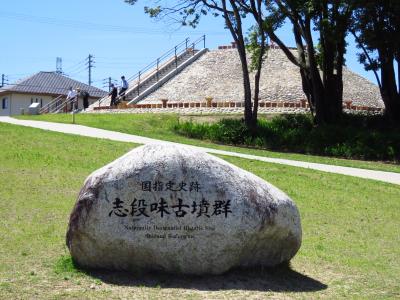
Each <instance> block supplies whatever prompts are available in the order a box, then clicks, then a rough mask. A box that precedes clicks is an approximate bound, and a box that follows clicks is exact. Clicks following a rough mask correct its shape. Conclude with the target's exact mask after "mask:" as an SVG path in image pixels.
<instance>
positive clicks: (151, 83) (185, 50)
mask: <svg viewBox="0 0 400 300" xmlns="http://www.w3.org/2000/svg"><path fill="white" fill-rule="evenodd" d="M200 43H201V44H202V45H204V46H205V36H203V37H202V38H201V39H198V40H196V41H195V42H193V43H192V44H189V39H186V40H185V41H184V42H182V43H180V44H178V45H176V46H175V47H174V48H172V49H171V50H170V51H168V52H167V53H165V54H164V55H162V56H161V57H159V58H157V59H156V60H155V61H153V62H152V63H151V64H149V65H148V66H146V67H145V68H144V69H142V70H140V71H139V72H138V73H137V74H136V75H134V76H133V77H131V78H129V79H128V83H129V88H128V90H127V91H126V92H125V95H124V97H123V98H124V100H125V101H127V102H128V104H135V103H137V102H139V101H140V100H142V99H143V98H144V97H146V96H147V95H149V94H151V93H152V92H154V91H155V90H157V89H158V88H159V87H160V86H162V85H163V84H164V83H165V82H166V81H168V80H169V79H171V78H173V77H174V76H175V75H177V74H178V73H179V72H181V71H182V70H183V69H184V68H186V67H187V66H188V65H190V64H191V63H193V62H194V61H195V60H197V59H198V58H199V57H201V56H202V55H203V54H204V53H206V52H207V51H208V49H207V48H205V47H204V48H203V49H196V48H195V47H196V46H197V45H199V44H200ZM120 100H122V97H121V99H120ZM110 103H111V97H110V96H106V97H103V98H102V99H100V100H99V101H97V102H95V103H93V104H92V105H91V106H90V107H89V109H94V108H95V107H104V108H105V107H109V106H110Z"/></svg>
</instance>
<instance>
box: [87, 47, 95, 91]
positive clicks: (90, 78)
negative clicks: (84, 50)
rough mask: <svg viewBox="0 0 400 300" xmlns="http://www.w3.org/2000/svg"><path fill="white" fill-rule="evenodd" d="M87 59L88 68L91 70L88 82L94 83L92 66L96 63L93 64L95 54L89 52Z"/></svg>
mask: <svg viewBox="0 0 400 300" xmlns="http://www.w3.org/2000/svg"><path fill="white" fill-rule="evenodd" d="M87 59H88V62H87V65H88V70H89V81H88V83H89V85H92V68H94V65H93V64H94V56H93V55H91V54H89V56H88V58H87Z"/></svg>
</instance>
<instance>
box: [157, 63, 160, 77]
mask: <svg viewBox="0 0 400 300" xmlns="http://www.w3.org/2000/svg"><path fill="white" fill-rule="evenodd" d="M159 65H160V58H157V81H158V79H159V78H158V76H159V75H158V68H159Z"/></svg>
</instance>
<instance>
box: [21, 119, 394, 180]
mask: <svg viewBox="0 0 400 300" xmlns="http://www.w3.org/2000/svg"><path fill="white" fill-rule="evenodd" d="M18 118H20V119H32V120H42V121H50V122H61V123H70V122H71V115H65V114H60V115H41V116H18ZM187 118H188V117H185V119H187ZM193 118H195V117H193ZM76 121H77V124H81V125H86V126H91V127H97V128H103V129H108V130H114V131H120V132H124V133H129V134H135V135H141V136H147V137H152V138H156V139H161V140H168V141H174V142H178V143H184V144H191V145H197V146H203V147H210V148H215V149H221V150H228V151H235V152H240V153H247V154H253V155H259V156H268V157H275V158H285V159H293V160H300V161H308V162H317V163H326V164H334V165H339V166H347V167H355V168H364V169H371V170H382V171H391V172H397V173H400V165H394V164H386V163H381V162H369V161H359V160H345V159H338V158H333V157H321V156H312V155H303V154H295V153H280V152H272V151H267V150H258V149H249V148H241V147H233V146H224V145H218V144H214V143H211V142H207V141H200V140H194V139H189V138H186V137H183V136H180V135H178V134H176V133H175V132H173V130H172V129H171V127H172V125H173V124H175V122H177V121H178V116H177V115H172V114H136V115H135V114H78V115H77V116H76Z"/></svg>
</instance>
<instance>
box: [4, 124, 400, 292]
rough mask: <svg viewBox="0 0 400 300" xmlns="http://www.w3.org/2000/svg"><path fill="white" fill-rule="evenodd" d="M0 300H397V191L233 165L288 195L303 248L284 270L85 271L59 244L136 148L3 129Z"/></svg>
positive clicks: (241, 162) (283, 169)
mask: <svg viewBox="0 0 400 300" xmlns="http://www.w3.org/2000/svg"><path fill="white" fill-rule="evenodd" d="M0 138H1V144H0V153H1V155H0V186H1V189H0V262H1V263H0V299H16V298H18V299H37V298H46V299H65V298H68V299H70V298H76V299H82V298H96V299H110V298H114V299H119V298H141V299H156V298H161V297H162V298H170V299H175V298H178V297H179V298H185V299H203V298H207V299H210V298H212V299H235V298H236V299H245V298H249V299H261V298H266V297H268V296H271V297H273V298H303V299H311V298H312V299H315V298H333V299H336V298H359V299H364V298H370V299H379V298H380V299H384V298H396V297H400V292H399V283H398V275H399V274H400V258H399V257H400V247H399V245H400V201H399V199H400V186H397V185H392V184H386V183H381V182H377V181H372V180H365V179H359V178H353V177H348V176H341V175H335V174H328V173H323V172H317V171H312V170H307V169H301V168H294V167H289V166H282V165H276V164H269V163H262V162H259V161H251V160H246V159H238V158H231V157H230V158H227V157H224V159H226V160H227V161H229V162H231V163H233V164H235V165H237V166H239V167H242V168H244V169H246V170H248V171H251V172H253V173H255V174H257V175H258V176H260V177H262V178H264V179H265V180H267V181H269V182H271V183H272V184H274V185H276V186H278V187H279V188H281V189H282V190H283V191H285V192H286V193H287V194H289V195H290V196H291V197H292V198H293V199H294V201H295V202H296V203H297V205H298V207H299V210H300V214H301V217H302V226H303V244H302V247H301V249H300V251H299V253H298V254H297V255H296V256H295V258H294V259H293V260H292V263H291V269H287V268H280V269H272V270H269V269H267V270H235V271H232V272H229V273H227V274H225V275H221V276H210V277H186V276H170V275H163V274H143V275H132V274H126V273H116V272H94V273H85V272H80V271H79V270H76V269H75V268H74V267H73V265H72V264H71V261H70V257H69V253H68V250H67V248H66V246H65V232H66V228H67V223H68V219H69V213H70V212H71V209H72V207H73V205H74V203H75V200H76V197H77V195H78V192H79V189H80V187H81V186H82V184H83V181H84V179H85V178H86V177H87V176H88V175H89V174H90V173H91V172H92V171H94V170H96V169H97V168H99V167H101V166H103V165H104V164H106V163H108V162H110V161H112V160H114V159H116V158H117V157H119V156H120V155H122V154H123V153H125V152H127V151H128V150H130V149H131V148H133V147H135V145H133V144H128V143H118V142H111V141H107V140H99V139H92V138H85V137H79V136H73V135H64V134H60V133H53V132H47V131H42V130H39V129H32V128H25V127H18V126H14V125H8V124H2V123H0Z"/></svg>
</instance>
